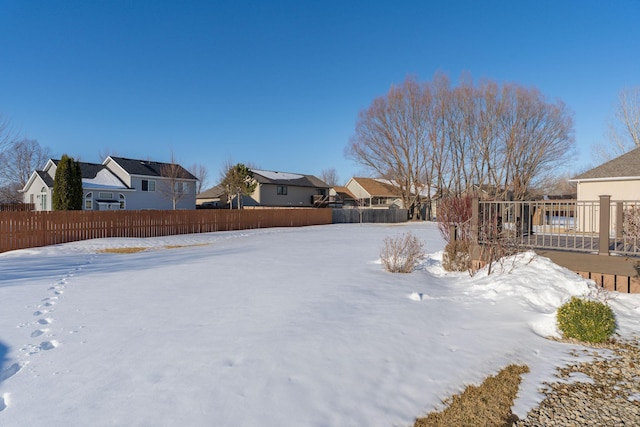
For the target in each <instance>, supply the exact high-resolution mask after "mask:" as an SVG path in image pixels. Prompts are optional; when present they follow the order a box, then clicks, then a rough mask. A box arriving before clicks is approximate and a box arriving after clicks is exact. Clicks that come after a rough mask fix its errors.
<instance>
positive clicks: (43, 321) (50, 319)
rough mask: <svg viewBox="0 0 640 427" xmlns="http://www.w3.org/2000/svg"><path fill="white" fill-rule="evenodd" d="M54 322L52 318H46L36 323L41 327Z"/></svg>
mask: <svg viewBox="0 0 640 427" xmlns="http://www.w3.org/2000/svg"><path fill="white" fill-rule="evenodd" d="M51 322H53V319H52V318H50V317H47V318H44V319H38V321H37V322H36V323H38V324H39V325H48V324H49V323H51Z"/></svg>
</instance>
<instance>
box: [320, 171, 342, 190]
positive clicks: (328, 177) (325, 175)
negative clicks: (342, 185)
mask: <svg viewBox="0 0 640 427" xmlns="http://www.w3.org/2000/svg"><path fill="white" fill-rule="evenodd" d="M320 179H321V180H322V181H324V182H325V183H326V184H327V185H329V186H330V187H335V186H336V185H338V182H339V179H338V172H336V169H335V168H328V169H322V172H320Z"/></svg>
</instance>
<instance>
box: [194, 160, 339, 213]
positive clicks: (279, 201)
mask: <svg viewBox="0 0 640 427" xmlns="http://www.w3.org/2000/svg"><path fill="white" fill-rule="evenodd" d="M251 172H252V173H253V179H254V180H255V182H256V184H257V185H256V189H255V190H254V191H253V193H252V194H251V195H250V196H245V197H243V198H242V205H243V206H244V207H305V208H310V207H320V206H321V203H322V201H323V200H324V199H325V198H326V197H327V196H328V195H329V185H328V184H327V183H325V182H323V181H322V180H320V179H318V178H316V177H315V176H313V175H302V174H297V173H289V172H276V171H267V170H258V169H252V170H251ZM197 200H198V204H200V205H202V206H201V207H216V206H207V205H205V204H207V203H211V204H214V205H215V203H219V204H220V207H226V208H228V207H229V204H228V202H227V195H226V192H225V189H224V188H222V187H220V186H216V187H213V188H210V189H208V190H206V191H203V192H202V193H200V194H198V197H197ZM231 203H232V207H234V208H235V207H237V203H238V202H237V200H236V199H235V198H234V199H233V200H232V202H231Z"/></svg>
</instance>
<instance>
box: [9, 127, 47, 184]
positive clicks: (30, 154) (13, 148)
mask: <svg viewBox="0 0 640 427" xmlns="http://www.w3.org/2000/svg"><path fill="white" fill-rule="evenodd" d="M50 157H51V152H50V150H49V148H47V147H42V146H41V145H40V144H39V143H38V141H36V140H34V139H26V138H23V139H19V140H14V141H11V142H10V143H9V144H8V146H7V148H6V149H5V150H4V151H3V152H1V153H0V183H2V184H4V185H11V186H12V187H16V186H17V188H23V187H24V186H25V184H26V183H27V181H28V180H29V177H30V176H31V173H32V172H33V171H34V170H36V169H38V168H41V167H43V166H44V164H45V162H46V161H47V160H48V159H49V158H50Z"/></svg>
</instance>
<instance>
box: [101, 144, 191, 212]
mask: <svg viewBox="0 0 640 427" xmlns="http://www.w3.org/2000/svg"><path fill="white" fill-rule="evenodd" d="M102 164H103V165H104V166H106V167H107V169H109V170H110V171H111V172H112V173H113V174H114V175H116V176H117V177H118V178H119V179H120V180H121V181H122V182H124V184H125V185H126V186H127V187H128V188H131V189H133V190H135V192H134V193H133V195H132V198H131V200H129V201H128V202H127V209H131V210H140V209H158V210H169V209H173V198H174V195H177V196H178V197H176V199H177V200H176V206H175V208H176V209H195V207H196V181H197V180H198V179H197V178H196V177H195V176H193V175H192V174H191V173H190V172H189V171H187V170H186V169H184V168H183V167H182V166H180V165H172V164H170V163H161V162H154V161H150V160H136V159H127V158H124V157H116V156H109V157H107V158H106V160H105V161H104V162H102Z"/></svg>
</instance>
